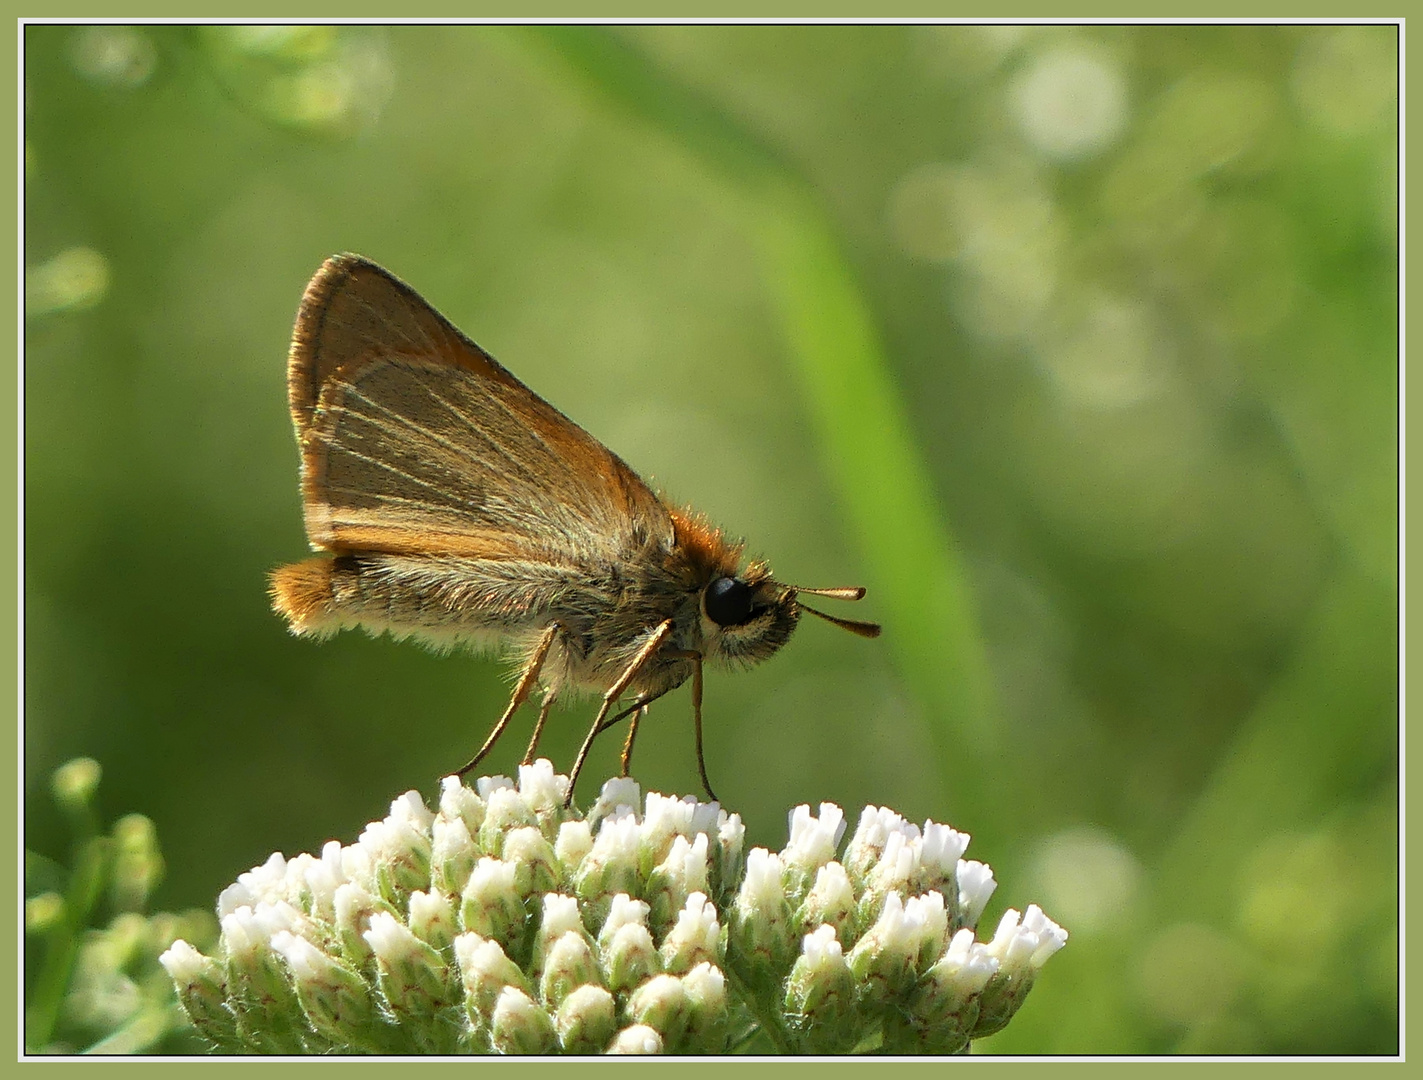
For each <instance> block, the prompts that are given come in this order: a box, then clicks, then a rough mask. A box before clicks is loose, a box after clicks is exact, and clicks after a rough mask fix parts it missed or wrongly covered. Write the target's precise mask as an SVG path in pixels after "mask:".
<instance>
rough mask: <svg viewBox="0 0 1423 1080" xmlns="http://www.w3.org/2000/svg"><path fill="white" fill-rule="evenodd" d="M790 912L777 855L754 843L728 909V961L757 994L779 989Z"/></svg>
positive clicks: (788, 954)
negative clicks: (735, 893)
mask: <svg viewBox="0 0 1423 1080" xmlns="http://www.w3.org/2000/svg"><path fill="white" fill-rule="evenodd" d="M790 918H791V916H790V906H789V904H788V903H787V902H786V893H785V876H784V870H783V868H782V866H781V859H780V856H778V855H773V854H771V853H770V852H769V851H767V850H766V849H765V848H753V849H752V851H751V854H750V855H749V856H748V857H747V859H746V877H745V878H744V879H743V880H742V883H741V889H740V891H739V892H738V893H737V896H736V902H735V903H734V904H733V905H732V909H731V922H730V926H729V927H728V928H727V929H728V939H727V963H728V965H730V966H731V967H733V968H734V969H735V970H736V973H737V974H738V975H739V976H740V977H741V978H742V979H744V980H745V981H746V983H747V984H748V985H749V986H750V987H751V988H752V990H753V992H754V993H756V994H758V995H760V994H765V993H777V994H779V988H780V983H781V980H782V979H783V978H785V976H786V974H787V972H789V971H790V967H791V963H792V961H793V959H794V957H793V954H792V945H791V941H792V933H791V925H790Z"/></svg>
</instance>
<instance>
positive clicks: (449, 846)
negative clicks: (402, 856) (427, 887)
mask: <svg viewBox="0 0 1423 1080" xmlns="http://www.w3.org/2000/svg"><path fill="white" fill-rule="evenodd" d="M431 833H432V837H433V838H432V840H431V844H430V877H431V880H432V881H433V882H434V884H435V885H436V887H437V888H439V890H440V891H441V892H443V893H446V894H448V895H450V896H459V895H460V894H461V893H463V892H464V887H465V885H466V884H468V883H469V874H470V871H471V870H473V869H474V863H475V859H476V856H477V855H478V850H477V849H476V848H475V846H474V839H473V838H472V837H471V836H470V832H469V826H468V825H466V824H465V823H464V819H463V818H458V817H457V818H454V819H450V818H447V817H445V815H444V812H443V811H441V813H440V816H439V817H437V818H436V819H435V823H434V825H433V826H432V827H431Z"/></svg>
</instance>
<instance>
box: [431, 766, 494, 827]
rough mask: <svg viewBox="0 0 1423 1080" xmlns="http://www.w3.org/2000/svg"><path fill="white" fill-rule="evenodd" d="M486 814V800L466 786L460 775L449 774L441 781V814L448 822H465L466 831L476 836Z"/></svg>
mask: <svg viewBox="0 0 1423 1080" xmlns="http://www.w3.org/2000/svg"><path fill="white" fill-rule="evenodd" d="M484 815H485V805H484V800H483V799H481V798H480V797H479V796H478V795H476V794H475V793H474V792H473V791H471V790H470V789H469V788H467V787H465V785H464V783H463V782H462V781H461V780H460V778H459V777H458V776H447V777H445V778H444V779H443V780H441V781H440V814H439V816H440V819H442V820H443V821H444V822H445V823H446V824H449V825H453V824H454V823H455V822H456V821H459V822H463V824H464V828H465V832H466V833H468V834H469V835H470V836H471V837H474V836H478V835H479V828H480V826H481V825H483V824H484Z"/></svg>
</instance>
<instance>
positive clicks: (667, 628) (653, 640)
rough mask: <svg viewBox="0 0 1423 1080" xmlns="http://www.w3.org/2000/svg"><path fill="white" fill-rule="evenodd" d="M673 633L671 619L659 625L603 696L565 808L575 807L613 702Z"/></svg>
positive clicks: (570, 776)
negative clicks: (581, 781)
mask: <svg viewBox="0 0 1423 1080" xmlns="http://www.w3.org/2000/svg"><path fill="white" fill-rule="evenodd" d="M671 633H672V620H671V619H668V620H667V621H666V622H664V623H660V624H658V627H657V629H656V630H654V631H653V632H652V634H651V635H650V636H649V637H648V639H647V641H646V642H645V643H644V644H643V646H642V648H640V649H639V650H638V651H637V655H636V656H634V657H633V658H632V663H630V664H628V666H627V668H626V669H625V670H624V671H623V673H622V674H621V675H619V676H618V678H617V681H616V682H614V683H613V685H612V686H610V687H608V691H607V693H605V694H604V695H603V704H602V707H601V708H599V709H598V715H597V716H595V717H594V718H593V726H592V727H590V728H589V729H588V736H587V738H585V739H584V740H583V745H582V747H580V748H579V750H578V757H577V758H576V759H575V760H574V762H573V769H572V770H571V771H570V772H569V774H568V795H567V797H566V798H565V799H564V800H563V805H564V806H565V807H568V806H572V805H573V786H574V785H575V784H576V783H578V774H579V773H580V772H582V771H583V762H584V760H586V759H587V757H588V750H589V748H590V747H591V746H592V745H593V739H594V738H595V737H596V736H597V734H598V733H599V732H600V731H602V730H603V729H604V728H606V727H608V726H609V725H608V724H606V723H604V720H605V718H606V717H607V715H608V711H609V710H610V709H612V707H613V702H615V701H617V700H618V698H619V697H621V696H622V693H623V691H624V690H626V689H627V688H628V684H629V683H631V682H632V681H633V679H635V678H636V677H637V673H638V672H639V671H640V670H642V665H643V664H645V663H647V661H648V659H649V658H650V657H651V656H652V654H653V653H655V652H656V651H657V649H658V647H659V646H661V644H662V643H663V642H664V641H666V640H667V636H668V635H669V634H671ZM618 719H621V716H620V717H618ZM614 723H616V721H614Z"/></svg>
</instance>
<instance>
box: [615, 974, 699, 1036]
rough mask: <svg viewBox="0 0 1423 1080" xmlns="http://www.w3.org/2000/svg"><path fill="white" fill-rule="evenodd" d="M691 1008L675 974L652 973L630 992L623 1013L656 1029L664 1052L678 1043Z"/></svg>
mask: <svg viewBox="0 0 1423 1080" xmlns="http://www.w3.org/2000/svg"><path fill="white" fill-rule="evenodd" d="M691 1011H692V1006H691V1002H689V1001H688V1000H687V991H686V989H685V988H684V987H683V985H682V980H681V979H679V978H677V977H676V976H675V975H654V976H653V977H652V978H650V979H648V980H647V981H646V982H645V983H643V984H642V985H641V986H639V987H638V988H637V989H636V990H634V991H633V992H632V995H631V996H630V997H629V998H628V1003H627V1015H628V1016H629V1017H630V1018H631V1019H632V1020H634V1021H635V1022H637V1023H639V1024H646V1025H647V1026H648V1027H650V1028H652V1029H653V1030H654V1031H656V1032H657V1034H658V1035H659V1036H660V1037H661V1039H662V1045H663V1047H665V1048H666V1050H667V1052H668V1053H676V1052H677V1050H678V1048H679V1047H680V1046H681V1044H682V1040H683V1037H684V1036H685V1035H686V1032H687V1023H688V1021H689V1020H690V1019H691Z"/></svg>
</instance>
